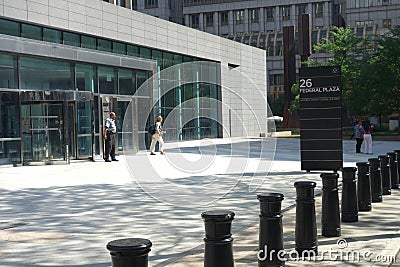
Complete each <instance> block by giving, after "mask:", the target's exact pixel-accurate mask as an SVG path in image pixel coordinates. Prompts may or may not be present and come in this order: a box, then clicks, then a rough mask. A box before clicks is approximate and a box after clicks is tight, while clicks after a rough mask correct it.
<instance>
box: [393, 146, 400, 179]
mask: <svg viewBox="0 0 400 267" xmlns="http://www.w3.org/2000/svg"><path fill="white" fill-rule="evenodd" d="M394 153H396V167H397V179H398V180H399V182H400V150H395V151H394Z"/></svg>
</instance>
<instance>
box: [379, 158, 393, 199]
mask: <svg viewBox="0 0 400 267" xmlns="http://www.w3.org/2000/svg"><path fill="white" fill-rule="evenodd" d="M378 159H379V166H380V168H381V179H382V194H383V195H391V194H392V189H391V188H392V182H391V181H390V168H389V157H388V156H387V155H380V156H378Z"/></svg>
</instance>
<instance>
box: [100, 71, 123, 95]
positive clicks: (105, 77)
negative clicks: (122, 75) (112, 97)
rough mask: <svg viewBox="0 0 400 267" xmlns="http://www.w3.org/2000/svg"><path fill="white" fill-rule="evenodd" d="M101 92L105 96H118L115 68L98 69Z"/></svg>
mask: <svg viewBox="0 0 400 267" xmlns="http://www.w3.org/2000/svg"><path fill="white" fill-rule="evenodd" d="M97 71H98V77H99V91H100V93H104V94H117V93H118V92H117V89H118V87H117V79H116V71H115V69H114V68H109V67H98V69H97Z"/></svg>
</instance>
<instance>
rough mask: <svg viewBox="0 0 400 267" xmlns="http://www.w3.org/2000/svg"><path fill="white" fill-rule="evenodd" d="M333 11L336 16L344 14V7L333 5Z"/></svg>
mask: <svg viewBox="0 0 400 267" xmlns="http://www.w3.org/2000/svg"><path fill="white" fill-rule="evenodd" d="M333 11H334V12H335V13H334V14H342V5H341V4H336V5H333Z"/></svg>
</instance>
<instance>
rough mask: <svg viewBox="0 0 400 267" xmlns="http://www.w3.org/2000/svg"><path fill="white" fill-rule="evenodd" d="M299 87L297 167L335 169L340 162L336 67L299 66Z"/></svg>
mask: <svg viewBox="0 0 400 267" xmlns="http://www.w3.org/2000/svg"><path fill="white" fill-rule="evenodd" d="M299 87H300V149H301V169H302V170H307V171H310V170H332V171H338V170H340V169H341V168H342V166H343V148H342V82H341V70H340V67H336V66H333V67H332V66H331V67H310V68H301V69H300V75H299Z"/></svg>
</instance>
